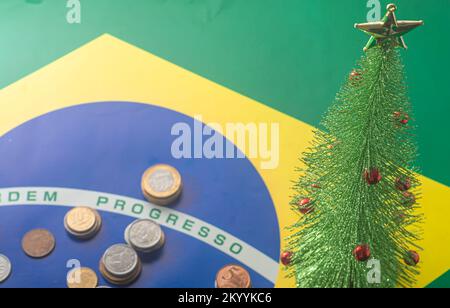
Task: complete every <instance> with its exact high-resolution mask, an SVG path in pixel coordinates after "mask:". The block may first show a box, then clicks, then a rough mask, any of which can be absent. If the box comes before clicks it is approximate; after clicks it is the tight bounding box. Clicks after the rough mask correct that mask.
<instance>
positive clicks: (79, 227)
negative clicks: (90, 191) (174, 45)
mask: <svg viewBox="0 0 450 308" xmlns="http://www.w3.org/2000/svg"><path fill="white" fill-rule="evenodd" d="M95 218H96V217H95V213H94V211H93V210H91V209H90V208H87V207H77V208H74V209H72V210H70V211H69V212H68V213H67V215H66V217H65V220H66V223H67V226H68V227H69V228H70V229H71V230H72V231H74V232H77V233H86V232H89V231H90V230H92V229H93V228H94V227H95V222H96V219H95Z"/></svg>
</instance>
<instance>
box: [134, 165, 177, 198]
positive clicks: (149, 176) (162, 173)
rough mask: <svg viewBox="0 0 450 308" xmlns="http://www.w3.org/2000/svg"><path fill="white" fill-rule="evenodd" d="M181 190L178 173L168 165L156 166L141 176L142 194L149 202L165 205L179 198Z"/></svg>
mask: <svg viewBox="0 0 450 308" xmlns="http://www.w3.org/2000/svg"><path fill="white" fill-rule="evenodd" d="M181 188H182V181H181V175H180V173H179V172H178V171H177V170H176V169H175V168H173V167H171V166H168V165H156V166H153V167H151V168H149V169H147V171H145V173H144V175H143V176H142V192H143V194H144V196H145V197H146V198H147V199H149V200H150V201H151V202H157V203H158V204H167V202H166V201H168V200H170V201H173V199H174V198H175V197H177V196H179V194H180V192H181Z"/></svg>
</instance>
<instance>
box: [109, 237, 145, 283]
mask: <svg viewBox="0 0 450 308" xmlns="http://www.w3.org/2000/svg"><path fill="white" fill-rule="evenodd" d="M141 271H142V264H141V261H140V259H139V256H138V255H137V253H136V251H135V250H134V249H133V248H131V247H130V246H129V245H125V244H116V245H113V246H111V247H110V248H108V249H107V250H106V252H105V253H104V255H103V257H102V259H101V261H100V272H101V273H102V275H103V277H104V278H105V279H106V280H107V281H109V282H110V283H112V284H116V285H128V284H130V283H132V282H133V281H134V280H136V279H137V278H138V277H139V275H140V273H141Z"/></svg>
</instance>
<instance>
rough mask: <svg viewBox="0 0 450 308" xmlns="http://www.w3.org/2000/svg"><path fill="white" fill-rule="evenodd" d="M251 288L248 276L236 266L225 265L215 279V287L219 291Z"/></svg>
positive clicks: (242, 269)
mask: <svg viewBox="0 0 450 308" xmlns="http://www.w3.org/2000/svg"><path fill="white" fill-rule="evenodd" d="M251 286H252V281H251V278H250V274H249V273H248V272H247V271H246V270H245V269H244V268H242V267H240V266H238V265H227V266H225V267H224V268H222V269H221V270H220V271H219V273H218V274H217V277H216V287H217V288H219V289H249V288H251Z"/></svg>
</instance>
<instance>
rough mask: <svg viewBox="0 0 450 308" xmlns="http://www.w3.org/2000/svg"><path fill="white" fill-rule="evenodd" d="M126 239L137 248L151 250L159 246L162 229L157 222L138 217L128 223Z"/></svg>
mask: <svg viewBox="0 0 450 308" xmlns="http://www.w3.org/2000/svg"><path fill="white" fill-rule="evenodd" d="M127 239H128V240H129V242H130V244H131V245H132V246H133V247H134V248H136V249H138V250H141V251H152V250H154V249H157V248H159V246H160V244H161V242H162V239H163V231H162V230H161V227H160V226H159V225H158V224H157V223H155V222H153V221H151V220H149V219H140V220H136V221H135V222H133V223H132V224H131V225H130V227H129V229H128V234H127Z"/></svg>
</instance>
